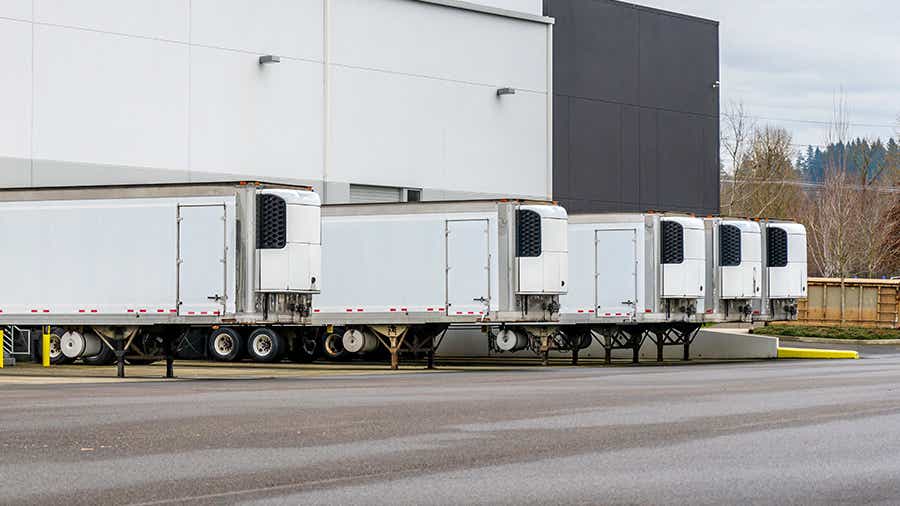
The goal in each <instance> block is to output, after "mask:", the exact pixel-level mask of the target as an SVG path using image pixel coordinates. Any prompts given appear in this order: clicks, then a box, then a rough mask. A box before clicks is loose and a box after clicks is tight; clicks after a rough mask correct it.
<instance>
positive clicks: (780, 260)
mask: <svg viewBox="0 0 900 506" xmlns="http://www.w3.org/2000/svg"><path fill="white" fill-rule="evenodd" d="M766 257H767V258H766V265H768V266H769V267H786V266H787V263H788V241H787V232H786V231H785V230H784V229H783V228H776V227H769V228H767V229H766Z"/></svg>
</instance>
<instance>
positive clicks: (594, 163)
mask: <svg viewBox="0 0 900 506" xmlns="http://www.w3.org/2000/svg"><path fill="white" fill-rule="evenodd" d="M569 107H570V122H569V129H570V130H569V136H570V144H569V167H570V171H571V172H572V174H573V175H574V177H573V178H570V183H571V185H572V186H571V187H570V188H571V189H572V190H574V192H575V194H576V195H578V194H581V193H587V194H588V195H589V196H590V198H592V199H596V200H604V201H618V200H619V167H620V166H621V147H620V144H621V137H620V136H621V106H620V105H618V104H610V103H606V102H597V101H592V100H583V99H578V98H572V99H570V100H569Z"/></svg>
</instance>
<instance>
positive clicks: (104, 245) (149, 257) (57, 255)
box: [0, 197, 236, 316]
mask: <svg viewBox="0 0 900 506" xmlns="http://www.w3.org/2000/svg"><path fill="white" fill-rule="evenodd" d="M179 206H190V207H191V208H192V209H200V210H203V209H209V208H217V209H219V210H218V211H216V213H217V215H218V216H222V215H224V216H226V217H230V218H228V219H226V220H225V221H222V220H221V219H218V220H212V221H206V222H204V223H205V224H206V225H205V226H203V227H201V228H198V229H191V230H193V232H191V234H190V236H191V237H194V236H195V235H196V234H199V233H206V232H209V234H211V235H209V237H208V238H213V237H215V238H218V239H217V240H219V241H223V242H219V243H218V244H217V245H216V246H215V247H216V248H217V252H218V253H217V256H216V259H221V258H225V263H224V264H222V262H221V261H219V260H217V261H216V262H214V264H215V265H213V266H212V267H210V268H213V269H217V270H219V271H221V279H222V283H221V286H222V288H223V289H224V290H225V293H218V295H226V296H227V299H226V300H227V302H226V304H225V307H224V308H223V309H224V311H225V312H230V313H234V312H235V281H236V280H235V275H234V266H235V250H236V248H235V229H234V216H235V200H234V198H233V197H223V198H212V197H195V198H180V199H175V198H168V199H105V200H86V201H46V202H29V203H22V202H4V203H0V233H2V234H3V235H4V237H8V238H14V240H10V241H9V243H8V244H7V247H5V248H4V250H3V262H2V263H0V286H4V287H6V288H5V289H4V290H2V292H0V311H2V313H3V315H4V316H9V315H32V314H52V315H61V314H62V315H66V314H68V315H80V314H95V313H96V314H98V315H101V316H107V315H132V314H133V315H135V316H139V315H140V314H141V313H149V314H152V315H159V314H160V313H162V314H165V315H170V314H172V313H176V312H177V311H178V309H179V308H178V301H179V291H182V292H184V291H185V290H184V289H183V288H186V286H182V287H179V271H178V269H179V263H178V259H179V248H181V247H182V245H181V244H179V217H181V216H180V214H179ZM184 208H185V207H182V209H184ZM192 223H193V222H192ZM210 224H212V226H210ZM181 232H185V231H181ZM191 244H195V243H191ZM185 246H187V245H185ZM192 251H193V250H192ZM183 253H184V252H183ZM229 266H230V269H229ZM200 267H201V268H203V269H204V273H206V271H207V270H208V269H206V267H209V266H202V265H201V266H200ZM201 274H202V273H201ZM182 278H185V279H183V281H185V282H189V281H190V280H191V279H194V278H191V277H188V276H182ZM197 279H198V280H199V279H200V278H197ZM208 295H214V294H206V295H202V297H201V296H198V297H199V298H197V300H191V301H188V302H189V305H193V306H196V307H193V308H185V311H191V313H192V315H193V314H196V315H197V316H200V315H201V311H202V312H206V313H208V314H210V315H212V313H213V312H214V311H216V309H213V308H211V307H210V308H205V309H204V308H200V306H202V305H204V304H205V303H208V302H209V301H208V300H207V299H206V297H207V296H208Z"/></svg>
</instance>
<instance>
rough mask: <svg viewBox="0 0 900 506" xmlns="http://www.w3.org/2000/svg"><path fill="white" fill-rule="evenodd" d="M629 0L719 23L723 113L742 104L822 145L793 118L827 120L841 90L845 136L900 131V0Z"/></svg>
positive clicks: (799, 139)
mask: <svg viewBox="0 0 900 506" xmlns="http://www.w3.org/2000/svg"><path fill="white" fill-rule="evenodd" d="M631 1H632V3H636V4H640V5H647V6H650V7H657V8H660V9H665V10H671V11H675V12H681V13H684V14H691V15H694V16H700V17H703V18H708V19H713V20H716V21H718V22H719V41H720V54H721V81H722V88H721V90H722V96H721V99H722V101H721V103H722V108H723V111H724V110H725V108H726V107H727V106H728V104H730V103H732V102H741V101H742V102H743V103H744V107H745V110H747V111H748V112H749V113H750V114H752V115H755V116H760V117H765V118H773V120H762V119H761V120H758V121H759V122H761V123H773V124H777V125H779V126H784V127H785V128H787V129H788V130H789V131H791V132H792V134H793V135H794V142H795V143H796V144H798V145H806V144H821V143H823V142H824V139H823V138H824V135H825V128H826V127H825V126H824V125H820V124H814V123H803V122H800V121H799V120H805V121H810V122H827V121H829V119H830V118H831V116H832V110H833V107H832V104H833V103H834V97H835V95H836V94H839V93H840V90H841V88H843V90H844V96H845V97H846V103H847V110H848V116H849V121H850V122H851V123H854V125H852V126H851V132H850V133H851V135H853V136H877V137H881V138H883V139H884V138H887V137H889V136H891V135H892V134H895V133H896V132H897V130H898V128H900V127H898V126H897V121H898V120H897V118H898V116H900V0H852V1H851V0H631ZM775 119H777V120H775ZM874 125H887V126H874Z"/></svg>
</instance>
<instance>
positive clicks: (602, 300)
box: [594, 229, 637, 318]
mask: <svg viewBox="0 0 900 506" xmlns="http://www.w3.org/2000/svg"><path fill="white" fill-rule="evenodd" d="M595 234H596V240H595V241H594V244H595V251H596V255H595V258H596V264H595V265H596V270H595V272H596V276H595V279H596V282H595V283H594V290H595V291H596V294H597V316H598V317H601V318H602V317H609V316H634V311H635V307H637V231H636V230H635V229H602V230H597V231H596V232H595Z"/></svg>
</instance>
